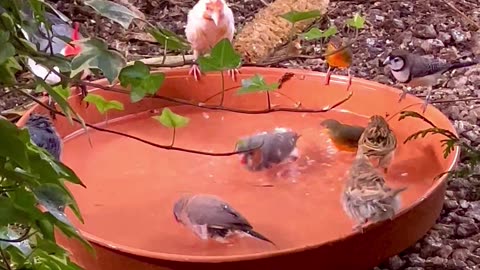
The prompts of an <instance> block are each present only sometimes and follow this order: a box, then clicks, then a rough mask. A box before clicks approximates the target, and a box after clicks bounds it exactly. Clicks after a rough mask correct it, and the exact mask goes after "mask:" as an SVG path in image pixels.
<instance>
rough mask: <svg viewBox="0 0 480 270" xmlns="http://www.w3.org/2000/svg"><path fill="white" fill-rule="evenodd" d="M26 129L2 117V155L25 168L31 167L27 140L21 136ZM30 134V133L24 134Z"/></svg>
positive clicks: (0, 134)
mask: <svg viewBox="0 0 480 270" xmlns="http://www.w3.org/2000/svg"><path fill="white" fill-rule="evenodd" d="M25 132H27V133H28V131H26V130H23V131H22V130H20V129H18V128H17V126H15V125H14V124H12V123H10V122H9V121H7V120H4V119H0V142H2V147H0V156H4V157H8V158H9V159H12V160H13V161H15V162H16V163H17V164H18V165H19V166H21V167H23V168H29V167H30V165H29V163H28V156H27V149H26V147H25V142H23V141H22V140H21V139H20V138H19V136H20V134H22V133H24V134H25ZM24 136H28V135H24ZM27 138H29V137H27Z"/></svg>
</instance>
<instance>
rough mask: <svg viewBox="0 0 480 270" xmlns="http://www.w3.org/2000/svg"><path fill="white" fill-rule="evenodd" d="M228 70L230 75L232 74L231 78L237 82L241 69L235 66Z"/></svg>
mask: <svg viewBox="0 0 480 270" xmlns="http://www.w3.org/2000/svg"><path fill="white" fill-rule="evenodd" d="M227 72H228V76H230V78H232V80H233V81H234V82H236V81H237V74H240V70H238V69H236V68H234V69H229V70H228V71H227Z"/></svg>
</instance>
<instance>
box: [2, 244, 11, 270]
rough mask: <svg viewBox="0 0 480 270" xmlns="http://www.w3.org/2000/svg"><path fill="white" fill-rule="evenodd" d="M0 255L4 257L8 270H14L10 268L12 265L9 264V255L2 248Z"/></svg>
mask: <svg viewBox="0 0 480 270" xmlns="http://www.w3.org/2000/svg"><path fill="white" fill-rule="evenodd" d="M0 254H1V255H2V260H3V262H4V263H5V266H6V267H7V270H12V267H11V266H10V263H9V262H8V259H7V254H5V251H4V250H3V248H2V247H0Z"/></svg>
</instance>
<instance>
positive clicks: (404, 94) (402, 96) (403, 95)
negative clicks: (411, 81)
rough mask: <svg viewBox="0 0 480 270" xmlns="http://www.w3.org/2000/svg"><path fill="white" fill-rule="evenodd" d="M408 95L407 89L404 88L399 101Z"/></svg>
mask: <svg viewBox="0 0 480 270" xmlns="http://www.w3.org/2000/svg"><path fill="white" fill-rule="evenodd" d="M406 96H407V91H405V90H402V93H400V98H399V99H398V103H400V102H401V101H402V100H403V99H404V98H405V97H406Z"/></svg>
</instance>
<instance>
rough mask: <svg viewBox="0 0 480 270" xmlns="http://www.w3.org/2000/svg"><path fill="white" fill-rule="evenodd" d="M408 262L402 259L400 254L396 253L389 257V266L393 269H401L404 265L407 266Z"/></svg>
mask: <svg viewBox="0 0 480 270" xmlns="http://www.w3.org/2000/svg"><path fill="white" fill-rule="evenodd" d="M406 263H407V262H406V261H405V260H402V258H400V256H398V255H395V256H393V257H391V258H390V259H388V267H389V268H390V269H391V270H399V269H401V268H402V267H403V266H405V264H406Z"/></svg>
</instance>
